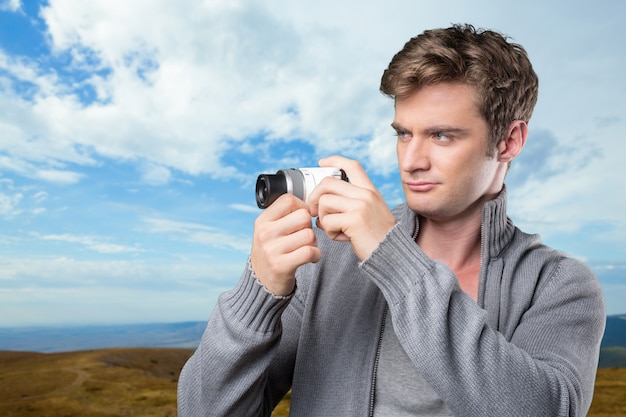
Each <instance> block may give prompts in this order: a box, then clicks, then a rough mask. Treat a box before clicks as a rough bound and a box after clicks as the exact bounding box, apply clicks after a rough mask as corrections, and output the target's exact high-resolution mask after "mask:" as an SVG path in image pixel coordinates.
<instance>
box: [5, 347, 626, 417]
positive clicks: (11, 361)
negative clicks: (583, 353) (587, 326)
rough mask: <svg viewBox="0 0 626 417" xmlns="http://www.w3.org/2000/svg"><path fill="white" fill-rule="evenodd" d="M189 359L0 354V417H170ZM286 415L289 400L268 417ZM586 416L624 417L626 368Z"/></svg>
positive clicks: (599, 386) (150, 353)
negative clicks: (178, 381) (182, 374)
mask: <svg viewBox="0 0 626 417" xmlns="http://www.w3.org/2000/svg"><path fill="white" fill-rule="evenodd" d="M191 353H192V351H190V350H185V349H150V348H124V349H103V350H93V351H81V352H65V353H50V354H42V353H30V352H0V416H3V417H44V416H45V417H111V416H120V417H121V416H133V417H139V416H141V417H157V416H158V417H168V416H171V417H174V416H176V383H177V380H178V375H179V373H180V369H181V368H182V366H183V364H184V363H185V361H186V360H187V358H188V357H189V355H190V354H191ZM288 415H289V401H288V398H287V399H285V400H283V401H282V402H281V404H280V405H279V406H278V408H277V409H276V410H275V411H274V413H273V414H272V417H286V416H288ZM589 416H593V417H608V416H626V368H609V369H599V370H598V378H597V380H596V390H595V395H594V401H593V405H592V407H591V411H590V413H589Z"/></svg>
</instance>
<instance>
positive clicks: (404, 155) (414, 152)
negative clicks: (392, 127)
mask: <svg viewBox="0 0 626 417" xmlns="http://www.w3.org/2000/svg"><path fill="white" fill-rule="evenodd" d="M397 150H398V165H399V166H400V169H401V170H403V171H405V172H413V171H426V170H428V169H429V168H430V158H429V156H428V155H429V153H428V142H427V141H426V140H423V139H420V138H418V137H415V136H414V137H412V138H411V139H410V140H409V141H406V142H402V141H398V146H397Z"/></svg>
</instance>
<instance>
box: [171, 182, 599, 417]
mask: <svg viewBox="0 0 626 417" xmlns="http://www.w3.org/2000/svg"><path fill="white" fill-rule="evenodd" d="M394 215H395V216H396V219H397V220H398V224H397V225H396V226H395V227H394V228H393V229H392V230H391V231H390V232H389V233H388V235H387V236H386V238H385V239H384V240H383V242H381V244H380V245H379V247H378V248H377V249H376V250H375V251H374V253H373V254H372V255H371V256H370V257H369V258H368V259H366V260H365V261H363V262H359V259H358V258H357V257H356V256H355V255H354V253H353V251H352V248H351V246H350V244H349V243H345V242H334V241H331V240H329V239H328V238H327V237H325V235H324V234H323V233H321V232H319V231H318V244H319V246H320V248H321V250H322V253H323V256H322V260H321V261H320V262H319V263H317V264H307V265H304V266H302V267H300V268H299V269H298V271H297V273H296V279H297V290H296V291H295V293H294V294H293V295H292V296H290V297H274V296H273V295H271V294H269V293H268V292H267V291H266V290H265V289H264V287H262V286H261V285H260V283H259V281H258V280H256V279H255V277H254V274H253V272H252V271H251V269H250V267H249V266H248V268H247V269H246V271H245V272H244V274H243V276H242V278H241V279H240V281H239V283H238V285H237V286H236V288H234V289H233V290H232V291H229V292H227V293H224V294H222V296H221V297H220V299H219V301H218V304H217V306H216V308H215V310H214V312H213V313H212V315H211V318H210V320H209V323H208V326H207V329H206V331H205V333H204V335H203V337H202V340H201V343H200V345H199V347H198V349H197V351H196V352H195V353H194V355H193V356H192V357H191V358H190V359H189V361H188V362H187V364H186V365H185V367H184V368H183V370H182V373H181V376H180V380H179V387H178V409H179V416H180V417H188V416H269V415H270V414H271V410H272V409H273V408H274V406H275V405H276V404H277V403H278V402H279V401H280V399H281V398H282V397H283V395H284V394H285V393H286V392H287V391H288V390H289V389H290V388H291V389H292V390H293V391H292V397H291V414H290V415H291V416H324V417H328V416H364V417H366V416H369V415H371V413H372V409H373V404H374V402H375V398H374V395H373V393H374V384H375V380H376V366H377V358H378V354H379V352H378V350H379V344H380V340H381V335H382V332H381V328H382V323H383V320H384V316H385V314H386V312H387V311H388V310H387V309H389V311H390V312H391V318H392V320H393V326H394V330H395V332H396V334H397V337H398V340H399V341H400V343H401V345H402V347H403V348H404V350H405V351H406V353H407V355H408V357H409V358H410V360H411V361H412V363H413V364H414V365H415V367H416V368H417V370H418V372H419V373H420V374H421V375H423V377H424V379H425V380H426V381H427V382H428V383H429V384H430V385H431V386H432V387H433V389H434V390H435V391H436V392H437V394H438V395H439V396H440V397H441V398H442V400H443V401H444V402H445V404H446V405H447V407H448V408H449V409H450V410H452V412H453V413H455V415H462V416H481V417H482V416H568V415H571V416H584V415H585V414H586V413H587V410H588V409H589V406H590V404H591V399H592V394H593V387H594V379H595V373H596V368H597V361H598V354H599V346H600V340H601V338H602V334H603V332H604V323H605V310H604V303H603V298H602V292H601V288H600V285H599V283H598V281H597V279H596V278H595V277H594V275H593V274H592V272H591V271H590V270H589V269H588V268H587V267H586V266H584V265H583V264H582V263H581V262H579V261H578V260H576V259H572V258H569V257H567V256H565V255H564V254H562V253H560V252H557V251H555V250H553V249H550V248H548V247H547V246H545V245H543V244H542V243H541V242H540V239H539V237H538V236H535V235H528V234H525V233H523V232H521V231H520V230H519V229H517V228H516V227H515V226H514V225H513V223H512V222H511V220H510V219H508V217H507V216H506V192H505V191H503V192H502V193H501V194H500V196H499V197H498V198H497V199H495V200H493V201H490V202H488V203H486V204H485V207H484V209H483V219H482V229H481V234H482V248H481V268H480V284H479V292H478V302H477V303H475V302H474V301H473V300H472V299H471V298H470V297H469V296H467V295H466V294H465V293H464V292H463V291H461V289H460V287H459V285H458V282H457V279H456V277H455V276H454V274H453V273H452V272H451V271H450V269H449V268H447V267H446V266H445V265H444V264H442V263H439V262H435V261H433V260H431V259H430V258H428V257H427V256H426V255H425V254H424V253H423V252H422V251H421V249H420V248H419V247H418V246H417V245H416V244H415V240H414V237H415V236H416V235H417V228H418V225H417V221H416V216H415V214H414V213H413V212H412V211H411V210H410V209H409V208H408V207H407V206H406V205H402V206H399V207H397V208H396V209H395V210H394Z"/></svg>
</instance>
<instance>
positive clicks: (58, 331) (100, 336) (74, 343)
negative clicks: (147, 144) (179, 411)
mask: <svg viewBox="0 0 626 417" xmlns="http://www.w3.org/2000/svg"><path fill="white" fill-rule="evenodd" d="M205 326H206V322H187V323H160V324H159V323H157V324H134V325H113V326H82V327H28V328H0V351H2V350H12V351H26V352H43V353H50V352H69V351H77V350H89V349H105V348H115V347H164V348H165V347H175V348H188V349H195V348H196V347H197V346H198V343H199V342H200V337H201V336H202V332H203V331H204V328H205ZM599 367H601V368H611V367H626V315H616V316H608V317H607V319H606V330H605V332H604V338H603V339H602V344H601V350H600V362H599Z"/></svg>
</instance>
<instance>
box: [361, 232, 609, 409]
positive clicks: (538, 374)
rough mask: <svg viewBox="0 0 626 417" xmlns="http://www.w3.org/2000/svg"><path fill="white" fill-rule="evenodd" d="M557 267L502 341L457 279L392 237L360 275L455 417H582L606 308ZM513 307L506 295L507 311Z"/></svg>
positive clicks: (592, 285) (563, 265) (597, 292)
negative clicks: (373, 287) (373, 286)
mask: <svg viewBox="0 0 626 417" xmlns="http://www.w3.org/2000/svg"><path fill="white" fill-rule="evenodd" d="M559 259H560V260H559V261H558V262H557V265H554V266H553V267H551V268H542V270H541V271H540V272H539V273H540V274H541V275H542V279H541V280H539V281H537V282H539V283H540V284H539V285H537V286H536V288H534V289H532V290H530V291H529V293H530V296H529V299H528V302H527V305H525V306H524V307H523V310H524V312H523V314H520V315H519V320H518V323H515V324H514V325H513V329H512V330H511V331H508V332H507V333H509V334H508V335H507V337H505V336H504V335H503V334H502V333H500V332H499V331H497V330H495V329H493V328H492V327H490V326H489V324H488V320H487V312H486V311H485V310H483V309H481V308H480V307H479V306H478V305H477V304H476V303H475V302H474V301H473V300H472V299H471V298H470V297H469V296H467V295H466V294H465V293H463V291H462V290H461V289H460V287H459V285H458V281H457V279H456V276H455V275H454V273H453V272H452V271H451V270H450V269H449V268H447V267H446V266H445V265H444V264H442V263H439V262H436V261H433V260H431V259H430V258H428V257H427V256H426V255H425V254H424V253H423V252H422V251H421V249H419V247H417V246H416V245H415V243H414V242H413V240H412V238H411V237H410V236H408V235H407V234H405V233H403V232H402V231H401V230H400V228H399V227H395V228H394V229H392V230H391V231H390V233H389V234H388V236H387V237H386V238H385V240H384V241H383V242H382V243H381V244H380V245H379V247H378V248H377V249H376V251H375V252H374V253H373V254H372V255H371V256H370V258H368V259H366V260H365V261H364V262H362V263H361V268H363V270H364V271H365V272H366V273H368V275H369V276H370V277H371V279H372V280H373V281H374V283H375V284H376V285H377V286H378V287H379V288H380V289H381V291H382V292H383V295H384V296H385V298H386V299H387V302H388V304H389V308H390V311H391V317H392V321H393V325H394V330H395V332H396V334H397V336H398V339H399V341H400V343H401V345H402V346H403V348H404V349H405V351H406V353H407V354H408V356H409V358H410V359H411V361H412V362H413V363H414V364H415V366H416V368H417V369H418V371H419V372H420V373H421V374H422V375H423V376H424V378H425V379H426V380H427V381H428V382H429V383H430V384H431V385H432V386H433V388H434V389H435V390H436V391H437V392H438V394H439V395H440V396H441V398H442V399H443V400H444V402H445V403H446V405H447V406H448V407H449V408H450V409H451V410H452V411H453V412H454V414H455V415H463V416H486V415H492V416H496V415H497V416H513V415H516V416H518V415H524V416H547V415H549V416H579V415H581V416H584V415H585V414H586V412H587V410H588V408H589V406H590V404H591V399H592V394H593V385H594V380H595V372H596V368H597V363H598V353H599V345H600V339H601V337H602V334H603V330H604V322H605V310H604V302H603V298H602V292H601V288H600V286H599V283H598V282H597V280H596V278H595V277H594V276H593V274H592V273H591V271H590V270H589V269H588V268H586V267H584V266H583V265H582V264H581V263H579V262H578V261H575V260H572V259H569V258H564V257H560V258H559ZM516 297H517V294H510V295H509V298H510V300H511V302H515V298H516ZM521 298H524V296H521ZM501 302H504V301H501ZM501 308H504V307H503V306H501ZM515 308H519V307H518V306H516V307H515Z"/></svg>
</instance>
